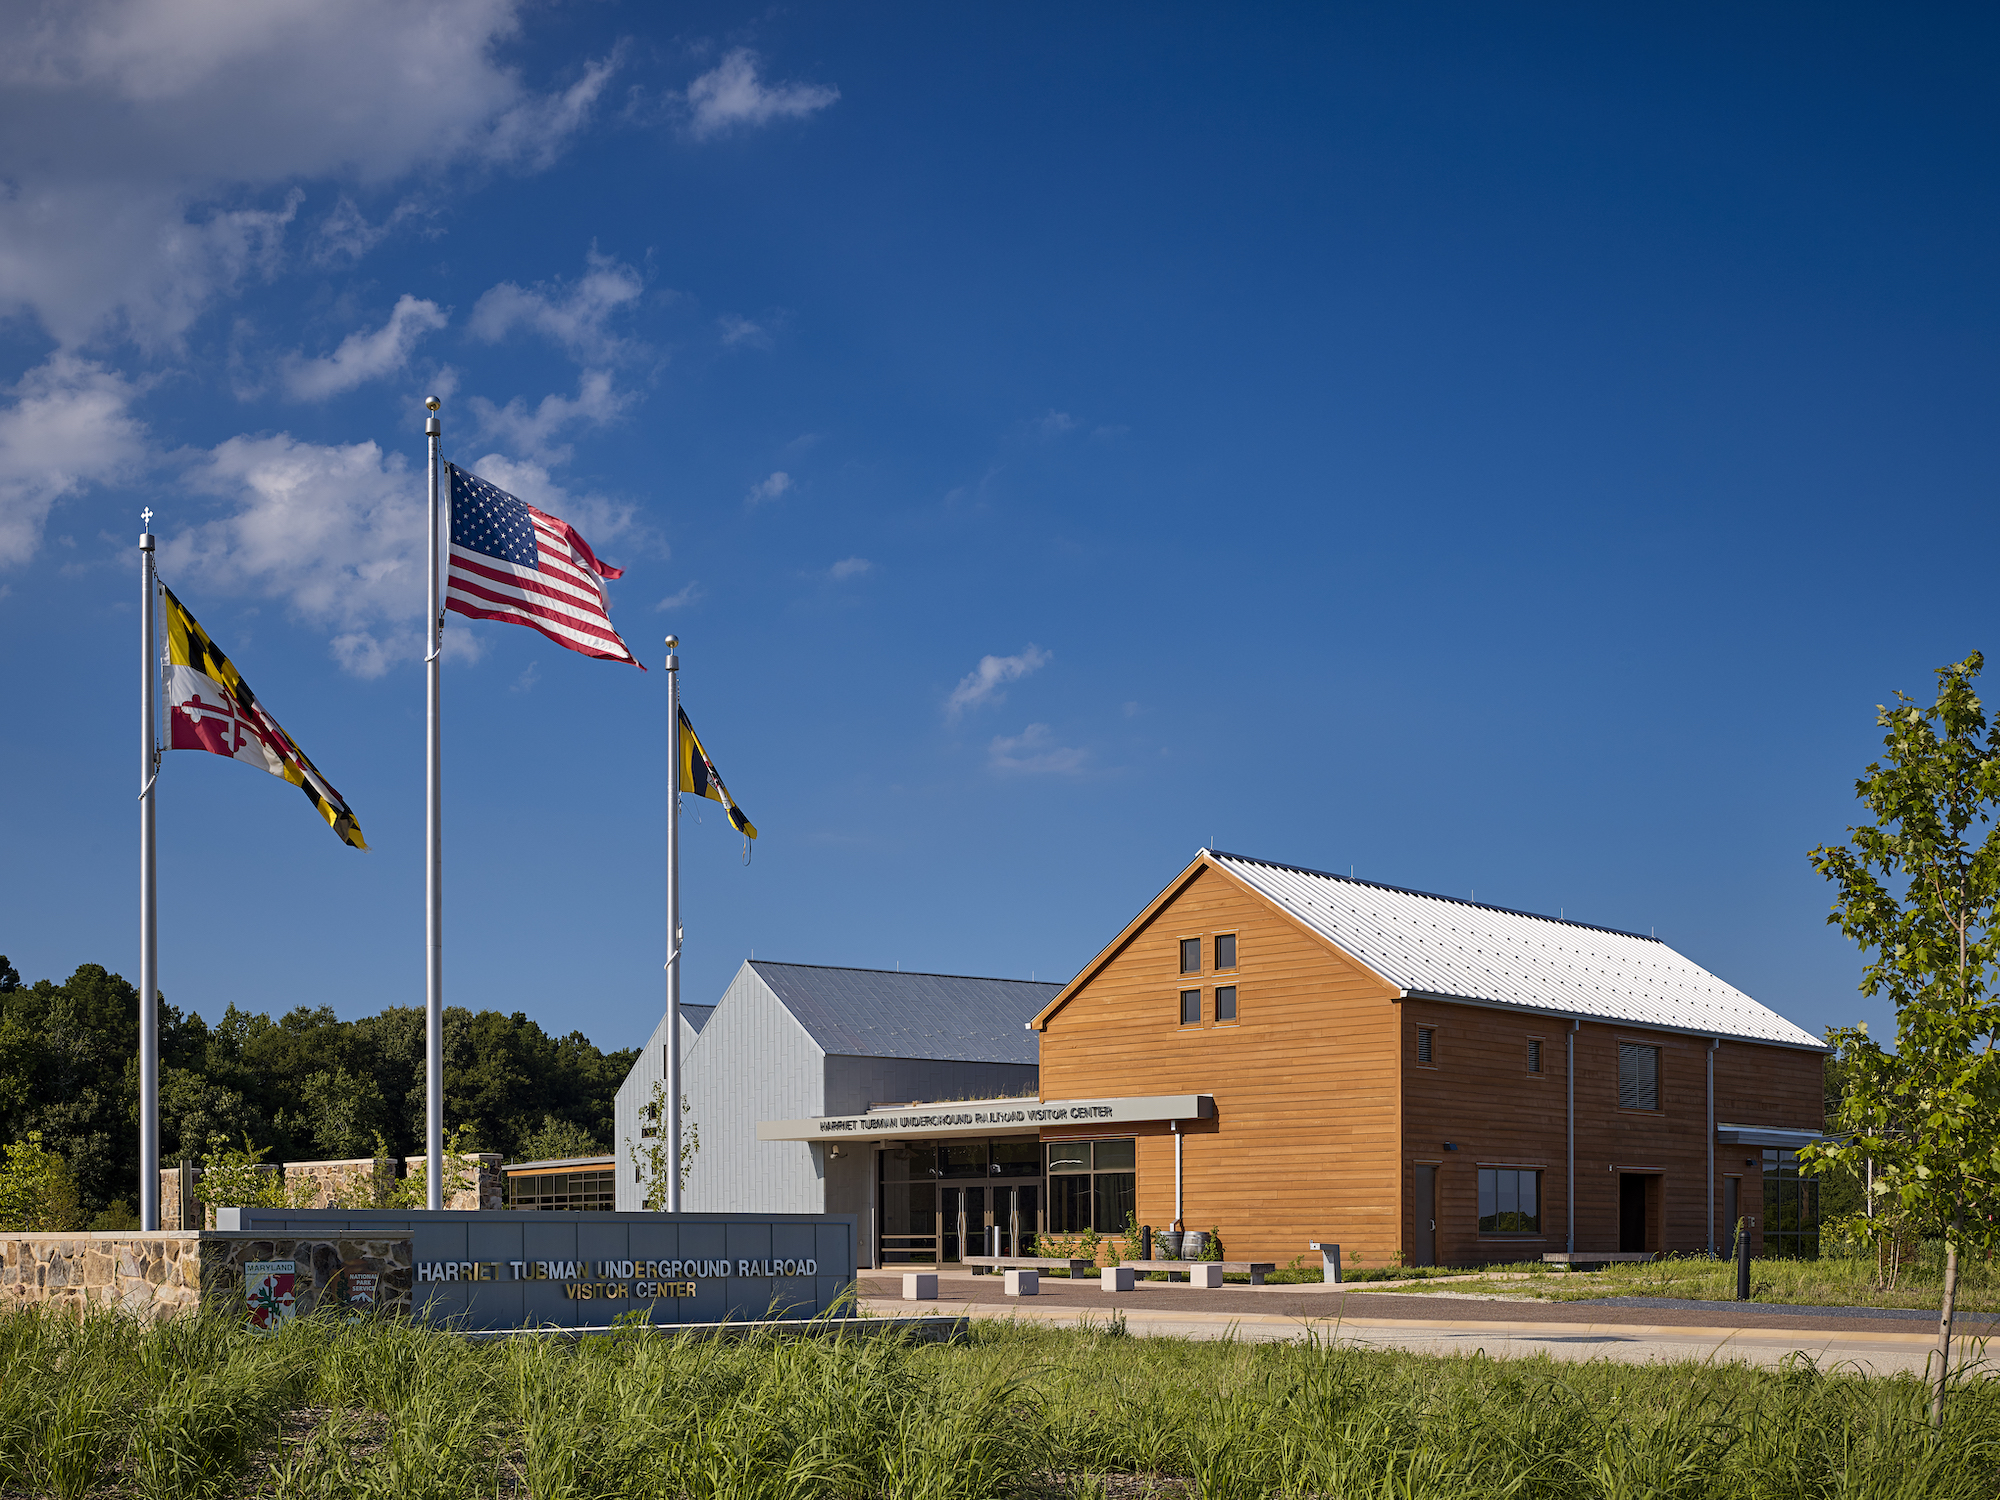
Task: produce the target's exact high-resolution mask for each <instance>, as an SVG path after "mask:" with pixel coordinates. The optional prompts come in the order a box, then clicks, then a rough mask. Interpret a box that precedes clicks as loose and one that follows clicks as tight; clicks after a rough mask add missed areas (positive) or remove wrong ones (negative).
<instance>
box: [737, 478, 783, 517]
mask: <svg viewBox="0 0 2000 1500" xmlns="http://www.w3.org/2000/svg"><path fill="white" fill-rule="evenodd" d="M791 487H792V476H791V475H789V474H787V473H786V472H785V471H784V470H783V469H780V470H778V472H777V473H775V474H773V475H771V476H770V477H769V478H768V479H760V480H758V481H757V482H756V483H755V484H753V485H751V486H750V493H749V494H747V495H745V496H744V497H743V503H744V504H745V505H747V506H749V507H750V508H751V509H752V510H755V509H756V508H757V507H758V506H760V505H762V504H764V503H765V502H766V501H770V500H775V499H777V498H778V497H779V496H780V495H782V494H784V493H785V491H786V490H789V489H790V488H791Z"/></svg>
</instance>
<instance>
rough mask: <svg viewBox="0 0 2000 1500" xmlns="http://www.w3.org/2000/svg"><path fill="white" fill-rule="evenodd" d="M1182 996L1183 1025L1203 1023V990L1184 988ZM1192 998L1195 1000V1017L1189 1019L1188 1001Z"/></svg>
mask: <svg viewBox="0 0 2000 1500" xmlns="http://www.w3.org/2000/svg"><path fill="white" fill-rule="evenodd" d="M1180 998H1181V1025H1182V1026H1183V1027H1188V1026H1199V1025H1201V991H1200V990H1182V991H1181V997H1180ZM1190 1000H1192V1001H1193V1002H1194V1017H1193V1019H1189V1017H1188V1002H1189V1001H1190Z"/></svg>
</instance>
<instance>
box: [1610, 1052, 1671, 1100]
mask: <svg viewBox="0 0 2000 1500" xmlns="http://www.w3.org/2000/svg"><path fill="white" fill-rule="evenodd" d="M1662 1051H1663V1049H1662V1048H1661V1047H1660V1045H1659V1043H1657V1042H1629V1041H1626V1040H1625V1039H1624V1038H1623V1037H1620V1038H1619V1039H1618V1107H1619V1108H1620V1109H1622V1110H1625V1111H1627V1112H1629V1113H1632V1114H1641V1115H1658V1114H1665V1113H1666V1106H1665V1105H1664V1104H1663V1103H1662V1102H1661V1101H1662V1099H1664V1097H1665V1095H1666V1092H1667V1091H1666V1080H1665V1079H1664V1078H1663V1077H1662V1074H1664V1073H1665V1071H1666V1059H1665V1058H1664V1057H1663V1056H1662V1055H1661V1054H1662ZM1640 1052H1650V1053H1652V1054H1653V1067H1652V1072H1653V1076H1652V1102H1651V1103H1650V1104H1649V1103H1646V1102H1645V1099H1646V1080H1645V1079H1644V1078H1641V1077H1637V1076H1635V1077H1634V1078H1633V1080H1632V1085H1631V1087H1630V1088H1629V1089H1628V1088H1627V1087H1626V1076H1625V1059H1626V1056H1627V1054H1628V1053H1629V1054H1636V1053H1640ZM1628 1098H1629V1099H1630V1100H1631V1102H1630V1103H1627V1102H1626V1101H1627V1099H1628Z"/></svg>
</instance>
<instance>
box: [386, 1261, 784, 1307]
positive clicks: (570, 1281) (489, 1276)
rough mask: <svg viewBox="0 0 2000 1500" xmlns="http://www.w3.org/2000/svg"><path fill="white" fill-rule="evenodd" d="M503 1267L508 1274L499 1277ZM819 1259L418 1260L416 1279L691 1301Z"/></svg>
mask: <svg viewBox="0 0 2000 1500" xmlns="http://www.w3.org/2000/svg"><path fill="white" fill-rule="evenodd" d="M503 1267H504V1268H505V1270H506V1273H507V1274H505V1275H504V1276H503V1275H502V1274H501V1271H502V1268H503ZM818 1274H819V1262H818V1261H817V1260H592V1261H583V1260H420V1261H418V1262H417V1280H418V1281H420V1282H422V1281H431V1282H440V1281H444V1282H449V1281H474V1282H483V1281H496V1282H506V1281H554V1282H558V1283H560V1284H561V1285H562V1288H563V1291H564V1293H565V1295H567V1296H569V1297H570V1298H572V1299H574V1300H577V1301H584V1302H588V1301H597V1300H605V1301H609V1300H611V1299H614V1298H619V1297H641V1298H645V1297H692V1296H694V1294H695V1287H696V1284H697V1282H698V1281H700V1280H703V1279H708V1280H720V1279H724V1278H727V1277H731V1276H739V1277H749V1276H817V1275H818Z"/></svg>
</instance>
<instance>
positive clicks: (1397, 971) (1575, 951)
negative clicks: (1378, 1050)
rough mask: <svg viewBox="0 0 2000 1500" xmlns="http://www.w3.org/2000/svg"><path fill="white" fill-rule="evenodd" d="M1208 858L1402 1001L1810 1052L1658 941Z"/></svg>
mask: <svg viewBox="0 0 2000 1500" xmlns="http://www.w3.org/2000/svg"><path fill="white" fill-rule="evenodd" d="M1208 852H1209V855H1210V857H1211V858H1212V859H1213V860H1214V861H1215V863H1216V864H1217V865H1219V866H1220V867H1222V868H1223V869H1225V870H1227V871H1228V872H1229V873H1230V874H1232V875H1235V876H1237V877H1238V878H1239V879H1241V880H1243V881H1244V882H1245V883H1246V884H1248V885H1249V886H1251V887H1252V888H1254V889H1255V890H1257V891H1259V892H1261V893H1262V894H1263V895H1265V896H1266V897H1268V898H1269V899H1270V900H1271V901H1273V902H1275V903H1276V904H1277V905H1278V906H1280V907H1282V908H1283V909H1284V910H1285V911H1287V912H1289V913H1291V915H1292V916H1294V917H1296V918H1297V919H1298V920H1299V921H1300V922H1302V923H1304V924H1305V925H1306V926H1307V927H1310V928H1311V929H1312V930H1313V931H1315V932H1317V933H1319V934H1320V935H1321V936H1323V937H1325V938H1326V939H1327V940H1328V941H1329V942H1331V943H1333V944H1334V945H1335V946H1337V947H1338V948H1339V949H1340V950H1341V951H1342V952H1344V953H1347V954H1350V955H1352V956H1353V957H1355V958H1357V959H1359V960H1360V961H1361V962H1362V963H1364V964H1366V965H1367V966H1368V967H1369V968H1371V969H1373V970H1374V971H1375V972H1376V973H1377V974H1379V975H1381V976H1382V977H1383V978H1384V979H1386V980H1387V981H1389V983H1391V984H1394V985H1397V986H1399V987H1400V988H1402V989H1404V990H1406V991H1408V992H1409V993H1411V994H1413V995H1429V996H1436V997H1438V998H1440V999H1447V1000H1467V1001H1472V1002H1475V1003H1479V1004H1488V1005H1501V1006H1519V1007H1520V1008H1522V1009H1523V1010H1531V1011H1541V1012H1556V1013H1560V1014H1564V1015H1576V1016H1583V1017H1586V1018H1589V1019H1593V1020H1601V1021H1627V1022H1630V1023H1631V1024H1633V1025H1636V1026H1657V1027H1663V1028H1666V1029H1668V1030H1673V1031H1689V1032H1696V1033H1699V1034H1700V1035H1703V1036H1726V1037H1740V1038H1743V1039H1745V1040H1748V1041H1757V1042H1777V1043H1780V1044H1782V1045H1785V1046H1792V1047H1812V1048H1816V1049H1821V1048H1822V1044H1821V1042H1820V1041H1819V1039H1818V1038H1817V1037H1815V1036H1813V1035H1812V1034H1811V1033H1810V1032H1807V1031H1804V1030H1802V1029H1801V1028H1799V1027H1797V1026H1794V1025H1793V1024H1792V1023H1791V1022H1790V1021H1787V1020H1786V1019H1785V1018H1784V1017H1783V1016H1781V1015H1779V1014H1778V1013H1777V1012H1776V1011H1774V1010H1772V1009H1770V1008H1769V1007H1768V1006H1764V1005H1759V1004H1758V1003H1757V1002H1756V1001H1755V1000H1752V999H1751V998H1750V997H1749V996H1748V995H1746V994H1744V993H1743V992H1742V991H1741V990H1739V989H1737V988H1736V987H1735V986H1734V985H1732V984H1728V983H1726V982H1725V981H1723V980H1720V979H1718V978H1716V977H1715V976H1714V975H1713V974H1711V973H1709V972H1708V970H1706V969H1704V968H1702V966H1701V965H1700V964H1697V963H1695V962H1694V961H1693V960H1691V959H1687V958H1683V957H1682V956H1681V955H1680V954H1678V953H1676V952H1674V950H1673V949H1671V948H1669V947H1668V946H1667V945H1666V944H1665V943H1663V942H1661V941H1660V940H1659V939H1658V938H1651V937H1641V936H1640V935H1639V934H1637V933H1632V932H1618V931H1615V930H1613V929H1611V928H1607V927H1591V926H1589V925H1587V924H1585V923H1582V922H1566V921H1563V920H1560V919H1559V918H1556V917H1538V916H1535V915H1533V914H1532V913H1529V912H1521V911H1508V910H1506V909H1505V908H1503V907H1497V906H1482V905H1480V904H1478V903H1477V902H1473V901H1457V900H1453V899H1452V898H1451V897H1449V896H1432V895H1427V894H1426V893H1424V892H1422V891H1406V890H1400V889H1398V888H1397V887H1395V886H1388V885H1375V884H1373V883H1372V882H1370V881H1366V880H1354V879H1350V878H1349V877H1347V876H1345V875H1328V874H1323V873H1322V872H1320V871H1318V870H1301V869H1296V868H1294V867H1292V866H1290V865H1276V864H1271V863H1269V862H1268V861H1265V860H1258V859H1249V858H1246V857H1245V856H1243V855H1240V854H1223V853H1220V852H1217V851H1213V850H1211V851H1208ZM1822 1050H1823V1049H1822Z"/></svg>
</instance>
